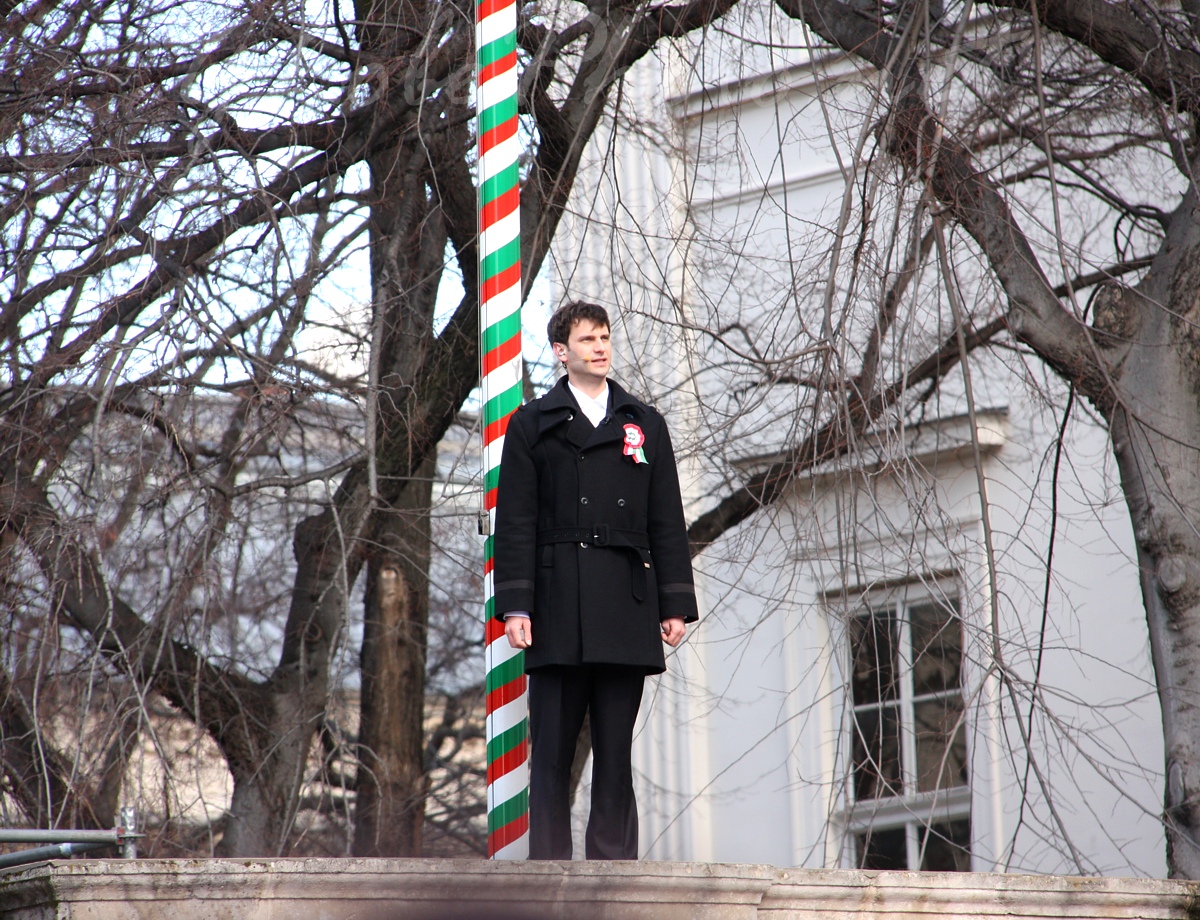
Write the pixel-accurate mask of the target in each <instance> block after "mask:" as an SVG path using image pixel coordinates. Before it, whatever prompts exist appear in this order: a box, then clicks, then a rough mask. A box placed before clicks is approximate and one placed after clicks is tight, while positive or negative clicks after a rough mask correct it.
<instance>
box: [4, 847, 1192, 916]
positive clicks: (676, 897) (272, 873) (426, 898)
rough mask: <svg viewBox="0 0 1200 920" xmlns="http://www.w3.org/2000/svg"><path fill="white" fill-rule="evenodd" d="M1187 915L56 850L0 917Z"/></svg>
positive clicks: (708, 869)
mask: <svg viewBox="0 0 1200 920" xmlns="http://www.w3.org/2000/svg"><path fill="white" fill-rule="evenodd" d="M977 917H984V918H986V917H1004V918H1008V920H1019V918H1058V917H1071V918H1086V920H1090V918H1095V920H1099V918H1105V920H1117V918H1145V920H1159V918H1163V920H1166V918H1170V920H1198V918H1200V883H1194V882H1173V881H1162V880H1153V879H1114V878H1064V877H1062V876H1028V875H985V874H975V873H963V874H957V873H937V872H929V873H909V872H859V871H854V870H836V869H834V870H823V869H818V870H810V869H777V868H775V867H773V866H761V865H722V864H708V863H666V862H637V863H632V862H591V863H585V862H574V863H545V862H538V863H532V862H524V863H519V862H485V861H482V860H442V859H428V860H417V859H238V860H232V859H211V860H182V859H144V860H132V861H120V860H104V859H93V860H62V861H53V862H48V863H40V864H38V865H34V866H27V867H24V868H19V869H10V870H7V871H5V872H3V873H0V920H85V918H86V920H150V918H154V920H350V918H353V920H485V918H487V920H685V918H686V920H693V918H694V920H817V918H822V920H851V918H853V920H884V918H889V920H920V918H926V920H934V918H954V920H966V918H977Z"/></svg>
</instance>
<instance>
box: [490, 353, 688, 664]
mask: <svg viewBox="0 0 1200 920" xmlns="http://www.w3.org/2000/svg"><path fill="white" fill-rule="evenodd" d="M608 387H609V391H610V395H609V415H608V417H607V418H606V419H605V420H604V421H602V422H601V423H600V425H599V426H598V427H595V428H593V427H592V423H591V422H589V421H588V420H587V418H586V416H584V414H583V412H582V411H581V410H580V409H579V405H578V404H577V403H576V402H575V399H574V397H573V396H572V395H571V392H570V390H568V389H567V379H566V378H565V377H564V378H562V379H561V380H559V382H558V383H557V384H556V385H555V386H554V387H553V388H551V390H550V392H549V393H547V394H546V395H545V396H542V397H541V398H540V399H535V400H534V401H533V402H531V403H528V404H527V405H525V406H522V407H521V408H520V409H518V410H517V411H516V413H514V414H513V416H512V418H511V419H510V420H509V423H508V430H507V432H506V435H505V439H504V449H503V452H502V454H501V460H500V480H499V484H498V491H497V496H496V533H495V543H494V554H493V559H494V562H495V571H494V576H493V577H494V580H495V605H496V606H495V616H497V617H498V618H501V619H502V618H503V616H504V614H505V613H507V612H509V611H513V610H525V611H528V612H529V613H530V614H531V624H530V625H531V629H532V632H533V645H532V646H531V647H530V648H528V649H526V651H525V669H526V670H528V671H532V670H536V669H538V668H544V667H547V666H550V665H579V664H621V665H631V666H634V667H640V668H644V669H645V670H646V673H648V674H657V673H660V672H661V671H664V670H666V663H665V660H664V657H663V642H662V636H661V634H660V629H659V621H660V620H664V619H667V618H668V617H682V618H683V620H684V621H685V622H693V621H695V620H697V619H698V618H699V617H698V614H697V610H696V592H695V588H694V586H693V579H692V562H691V555H690V554H689V552H688V542H687V528H686V525H685V523H684V518H683V503H682V501H681V499H680V494H679V474H678V472H677V470H676V468H675V454H674V452H673V450H672V448H671V437H670V435H669V434H668V433H667V425H666V422H665V421H664V420H663V417H662V416H661V415H660V414H659V413H658V412H656V411H655V410H654V409H652V408H650V407H649V406H647V405H646V404H645V403H643V402H641V401H640V400H638V399H636V398H635V397H633V396H631V395H629V393H627V392H625V390H623V389H622V388H621V387H619V386H617V385H616V384H615V383H613V382H612V381H611V380H610V381H609V382H608ZM631 427H632V428H635V429H637V430H632V431H631V432H630V435H631V436H632V437H633V438H634V439H635V440H636V438H637V431H638V430H640V432H641V433H642V435H643V436H644V439H645V440H644V443H643V445H642V452H643V454H644V456H645V460H646V462H644V463H637V462H635V460H634V458H633V457H632V456H627V455H626V454H625V452H624V448H625V439H626V429H627V428H631Z"/></svg>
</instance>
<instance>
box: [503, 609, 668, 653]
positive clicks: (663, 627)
mask: <svg viewBox="0 0 1200 920" xmlns="http://www.w3.org/2000/svg"><path fill="white" fill-rule="evenodd" d="M504 625H505V627H506V628H507V626H508V624H507V623H505V624H504ZM658 628H659V629H661V630H662V638H663V642H665V643H667V645H669V646H671V648H676V647H678V645H679V643H680V642H682V641H683V634H684V633H685V632H686V631H687V627H686V626H684V625H683V617H668V618H667V619H665V620H662V621H660V622H659V624H658Z"/></svg>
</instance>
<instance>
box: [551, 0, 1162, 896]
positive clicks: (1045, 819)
mask: <svg viewBox="0 0 1200 920" xmlns="http://www.w3.org/2000/svg"><path fill="white" fill-rule="evenodd" d="M755 17H757V18H755ZM738 29H741V30H742V32H741V33H739V32H738ZM749 32H753V33H754V34H755V35H757V36H759V37H760V38H761V36H770V38H769V40H768V39H762V40H761V41H759V42H757V43H749V42H746V41H745V40H744V39H745V34H747V33H749ZM807 48H808V42H807V39H806V37H805V35H804V34H803V33H802V31H801V30H800V29H799V28H798V27H797V26H796V25H795V24H794V23H791V22H789V21H787V20H784V19H783V18H782V17H780V16H779V14H778V13H777V12H772V11H770V10H765V11H764V12H762V13H761V15H760V14H755V13H750V14H747V18H746V19H745V20H743V21H740V22H739V23H737V24H727V25H726V26H725V28H724V31H723V32H721V33H719V34H717V33H716V31H715V30H714V33H713V34H710V35H709V36H707V37H706V38H705V40H704V42H703V44H702V45H696V46H694V47H692V48H690V49H682V50H681V52H680V53H679V54H678V55H677V56H669V55H665V54H664V56H663V57H661V58H658V59H655V60H653V61H648V62H645V63H644V64H643V65H639V67H638V69H637V70H635V71H634V72H631V73H630V74H629V75H628V77H627V78H626V81H625V85H624V88H623V97H624V98H623V103H624V106H625V108H624V109H623V110H622V112H623V114H621V115H620V116H618V119H617V121H616V122H615V123H613V124H611V125H610V131H608V132H605V131H600V132H597V136H596V138H595V141H594V144H593V148H592V153H591V159H590V160H589V162H588V164H587V165H585V167H584V169H583V170H582V171H581V181H580V186H579V188H578V189H577V193H576V195H575V197H574V198H573V208H574V209H575V210H574V213H573V214H572V216H571V219H570V220H569V221H568V222H567V223H566V226H565V227H564V229H563V231H562V236H561V237H560V239H559V240H558V245H557V249H556V251H557V252H558V261H557V263H556V264H555V268H554V270H555V277H554V279H553V283H554V285H555V288H556V291H557V292H558V293H560V294H561V296H562V298H568V297H587V298H589V299H594V300H597V301H600V302H602V303H604V304H605V305H607V306H608V307H609V308H610V309H611V310H612V311H613V313H614V317H615V321H614V327H615V328H614V333H615V339H616V347H617V362H616V364H617V367H616V374H617V376H618V377H619V378H620V379H621V380H622V382H623V383H624V384H626V385H627V386H629V387H630V388H631V389H632V390H634V391H635V392H639V393H641V394H644V395H645V396H646V397H647V398H648V399H650V400H651V401H652V402H655V403H656V404H657V405H658V406H659V408H660V409H662V410H663V411H664V412H665V413H666V414H667V417H668V420H669V421H670V422H671V426H672V430H673V432H674V435H675V440H676V450H677V453H679V454H680V455H681V463H682V466H683V472H684V482H685V492H686V494H685V501H686V502H687V503H688V510H689V519H695V518H696V517H697V516H699V515H701V514H703V513H704V512H705V511H708V510H709V509H711V508H713V507H714V506H715V505H716V504H717V503H718V502H719V501H720V500H721V499H722V498H723V497H724V496H726V495H728V494H729V493H730V492H731V490H733V489H736V488H737V487H738V485H739V484H740V483H741V482H744V481H745V480H746V479H748V478H749V477H750V476H752V475H753V474H754V473H755V472H758V471H760V470H762V469H764V468H766V467H767V465H768V464H770V463H771V462H773V461H774V460H777V459H779V458H780V457H781V456H785V452H786V451H787V450H789V449H791V448H794V447H795V446H796V445H798V444H803V443H805V439H806V438H807V437H809V436H810V435H811V434H812V432H813V431H814V430H815V429H816V428H817V427H818V426H819V425H821V424H825V423H827V422H828V421H829V419H830V418H833V417H835V416H836V412H837V410H836V408H830V406H835V404H836V400H835V395H831V396H830V397H829V400H830V402H829V406H825V405H823V404H822V402H821V399H820V398H818V397H814V395H813V394H814V393H815V392H818V391H819V390H820V382H819V381H817V383H815V384H814V382H813V374H812V370H813V368H818V369H819V368H821V367H826V368H841V369H842V371H841V372H839V373H848V372H846V371H845V368H847V367H849V368H851V370H853V367H854V366H855V365H856V362H857V361H858V360H859V359H860V358H861V355H862V353H863V348H864V343H863V341H861V340H860V341H857V342H855V341H854V340H853V336H850V335H840V334H839V331H838V330H839V329H844V328H848V327H849V326H850V324H851V323H852V322H853V321H854V319H855V318H856V317H861V315H864V314H869V313H870V311H872V310H874V309H875V306H874V304H873V303H864V302H863V299H862V291H863V290H864V289H866V288H867V287H869V286H866V285H863V284H862V283H861V282H858V283H856V282H854V281H853V276H854V274H855V273H856V272H865V271H866V270H867V269H868V268H871V267H872V266H874V267H876V268H879V267H880V266H883V267H886V266H887V265H892V264H895V263H896V262H897V261H898V260H897V258H896V257H895V256H894V254H892V255H889V254H887V253H882V252H878V251H876V252H873V253H867V254H866V255H864V254H863V251H862V249H861V248H860V250H859V251H855V236H854V233H853V232H852V231H853V225H854V222H855V221H856V220H859V219H861V216H862V209H863V204H862V202H863V201H864V200H867V199H868V198H869V197H870V195H871V194H872V193H871V192H870V191H869V188H870V185H871V183H872V182H878V181H879V180H878V178H877V177H876V176H875V175H874V174H872V173H871V172H870V171H869V170H867V169H865V168H864V167H863V164H864V162H865V160H866V158H867V155H868V152H869V150H870V148H871V147H872V144H873V141H872V131H873V127H872V126H873V124H874V123H875V121H876V120H877V118H878V112H877V111H876V110H875V108H874V107H873V104H872V102H871V99H872V98H873V94H872V93H871V92H870V91H869V90H870V84H871V80H872V79H875V78H874V77H873V76H872V75H871V74H864V73H860V72H858V71H856V70H855V69H854V68H853V67H852V66H851V65H850V64H849V63H848V62H846V61H844V60H840V59H837V58H828V59H820V58H814V57H813V56H812V55H811V54H810V53H809V52H808V50H807ZM877 155H879V156H882V153H879V154H877ZM848 189H849V190H850V191H849V192H848V191H847V190H848ZM863 189H868V191H865V192H864V191H863ZM874 200H876V201H878V202H880V204H879V205H878V206H879V207H880V208H882V209H885V210H886V208H888V207H893V208H898V207H899V205H896V204H895V203H894V202H896V201H898V200H899V198H898V197H895V196H893V197H892V198H891V199H888V198H886V196H878V197H876V198H875V199H874ZM889 201H891V202H893V203H892V204H889V203H888V202H889ZM901 242H903V241H901ZM901 242H898V243H897V247H899V246H900V245H901ZM564 253H569V254H570V256H569V257H567V256H564ZM1095 257H1096V259H1097V260H1098V261H1103V260H1104V259H1105V257H1106V254H1105V253H1102V252H1099V253H1096V255H1095ZM964 272H966V273H968V274H969V268H964ZM877 274H878V276H879V278H880V279H881V280H880V281H879V283H878V285H877V287H878V288H879V290H880V291H883V290H884V289H885V288H886V287H887V283H888V279H889V278H890V279H893V280H894V278H895V273H894V272H893V273H892V274H890V275H889V274H888V272H887V271H886V270H884V268H879V270H878V272H877ZM848 279H849V280H848ZM856 284H857V286H856ZM981 290H982V284H981ZM906 296H907V297H908V305H907V307H906V311H907V313H906V315H907V316H908V317H909V320H908V322H907V325H906V326H905V327H904V329H903V330H900V327H899V325H898V326H897V330H896V331H894V332H893V333H892V334H891V337H890V338H888V339H887V340H886V341H884V342H883V344H882V346H881V347H882V348H883V349H884V350H885V351H888V350H889V349H890V351H889V356H890V357H892V358H894V359H895V363H894V364H893V365H891V366H893V367H895V366H900V365H901V364H902V363H903V356H904V354H906V353H907V352H906V351H905V350H906V349H908V350H911V352H912V353H913V354H915V353H917V352H918V344H917V343H918V342H919V341H933V340H936V338H937V336H938V335H942V334H944V329H942V328H941V327H940V326H939V325H938V319H937V317H938V316H939V315H941V314H942V313H944V312H945V309H946V308H945V306H944V304H939V303H938V297H939V295H938V293H937V291H936V289H935V286H934V285H932V284H931V283H929V282H923V283H914V285H913V287H912V289H911V291H909V292H908V293H907V294H906ZM980 296H983V295H980ZM922 336H924V337H925V338H924V340H922ZM822 362H824V363H822ZM800 371H806V372H807V373H808V376H807V377H805V376H804V375H803V374H801V373H800ZM831 373H832V372H831ZM1039 374H1040V376H1039ZM1066 405H1067V400H1066V397H1065V390H1064V388H1063V387H1062V386H1061V385H1060V384H1059V383H1058V382H1057V381H1056V380H1055V379H1053V378H1052V377H1051V376H1050V375H1049V374H1048V372H1044V371H1039V370H1038V369H1037V368H1033V369H1031V368H1030V367H1028V366H1026V365H1025V364H1024V363H1023V362H1022V360H1021V359H1020V358H1019V357H1014V356H1012V355H1011V354H1006V353H1004V352H999V353H989V354H988V355H986V356H982V357H979V358H972V360H971V361H970V362H968V373H967V374H964V373H963V372H962V369H961V367H960V368H958V369H956V370H955V371H954V372H953V373H952V374H950V375H948V376H947V377H946V379H945V381H944V382H943V384H942V386H941V388H940V389H938V390H937V391H935V392H933V393H932V395H931V396H930V397H929V398H928V400H927V401H926V402H925V403H924V404H923V407H922V409H921V410H920V411H919V412H918V413H916V414H914V413H912V412H909V413H905V414H899V413H898V414H896V415H894V416H890V417H885V418H884V419H883V420H881V422H880V423H879V424H876V425H874V426H872V427H871V429H870V430H869V431H868V432H867V433H866V434H864V435H863V436H862V437H861V438H859V439H858V440H857V441H856V442H855V443H854V444H853V449H852V450H851V451H849V452H848V453H846V454H845V455H844V456H842V457H840V458H839V459H837V460H834V461H831V462H827V463H824V464H819V465H815V466H813V467H811V468H806V469H805V470H804V471H803V472H802V473H801V474H800V475H798V476H797V477H796V478H795V479H794V480H793V481H792V482H791V483H790V484H789V486H788V489H787V491H786V494H784V495H783V496H781V497H779V498H778V499H776V500H775V501H773V502H771V503H770V504H768V505H765V506H764V507H762V508H761V509H760V510H758V511H757V512H756V513H754V514H753V515H751V516H750V517H749V518H748V519H747V520H745V521H744V522H742V523H740V524H739V525H738V526H736V527H733V528H731V529H730V530H728V531H727V532H726V533H724V534H723V535H722V536H721V538H720V539H719V540H717V542H716V543H714V544H713V545H712V546H711V547H709V548H708V549H706V550H705V551H704V552H703V553H702V554H701V555H699V556H698V557H697V559H696V565H697V575H698V578H699V582H700V592H701V611H702V621H701V623H700V624H699V626H698V627H696V628H694V629H693V630H692V632H691V633H690V635H689V638H688V641H687V642H686V643H685V645H684V646H683V647H682V648H681V649H680V650H679V651H677V652H676V653H675V654H673V655H672V656H671V657H670V659H669V665H668V666H669V672H668V674H667V675H664V676H663V677H662V678H660V679H658V680H655V681H652V682H651V683H650V684H648V686H647V694H646V701H645V703H644V705H643V724H642V727H641V729H640V731H639V735H638V742H637V747H636V750H635V766H636V769H637V772H638V782H639V803H640V811H641V821H642V824H641V836H642V847H643V853H644V856H645V857H646V858H652V859H680V860H700V861H714V862H764V863H773V864H776V865H783V866H808V867H821V866H824V867H834V866H859V865H861V866H867V867H875V868H909V869H921V868H925V869H960V870H977V871H992V870H996V871H1021V872H1036V873H1043V872H1045V873H1065V874H1076V873H1087V874H1092V873H1096V874H1113V875H1141V874H1144V875H1163V874H1165V854H1164V838H1163V833H1162V829H1161V824H1160V812H1161V801H1162V793H1161V785H1162V784H1161V775H1160V774H1161V769H1162V767H1161V764H1162V740H1161V729H1160V714H1159V709H1158V700H1157V697H1156V694H1155V690H1154V683H1153V675H1152V672H1151V666H1150V659H1149V651H1148V641H1147V636H1146V627H1145V622H1144V613H1143V609H1142V603H1141V598H1140V594H1139V591H1138V584H1137V569H1136V564H1135V562H1134V554H1133V540H1132V534H1131V532H1130V525H1129V522H1128V516H1127V514H1126V510H1125V507H1124V504H1123V501H1122V497H1121V493H1120V491H1119V488H1118V486H1117V480H1116V473H1115V470H1114V467H1113V462H1112V460H1111V457H1110V450H1109V447H1108V444H1107V437H1106V434H1105V432H1104V431H1103V429H1102V428H1100V427H1099V426H1097V425H1096V424H1094V423H1093V422H1091V421H1090V420H1089V419H1088V418H1087V415H1086V411H1085V410H1082V409H1080V408H1079V407H1074V414H1073V415H1072V416H1071V417H1070V423H1069V424H1066V425H1064V424H1063V418H1064V410H1065V408H1066ZM1060 431H1061V432H1062V436H1061V438H1060ZM580 807H581V809H582V803H580ZM577 849H580V851H581V848H577Z"/></svg>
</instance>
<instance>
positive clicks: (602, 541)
mask: <svg viewBox="0 0 1200 920" xmlns="http://www.w3.org/2000/svg"><path fill="white" fill-rule="evenodd" d="M537 542H538V546H545V545H546V544H547V543H587V544H588V545H590V546H617V547H625V548H627V549H645V550H648V549H650V538H649V537H647V536H646V534H644V533H643V532H642V531H640V530H618V529H617V528H615V527H609V526H608V525H607V524H593V525H592V526H591V527H551V528H549V529H547V530H539V531H538V532H537Z"/></svg>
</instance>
